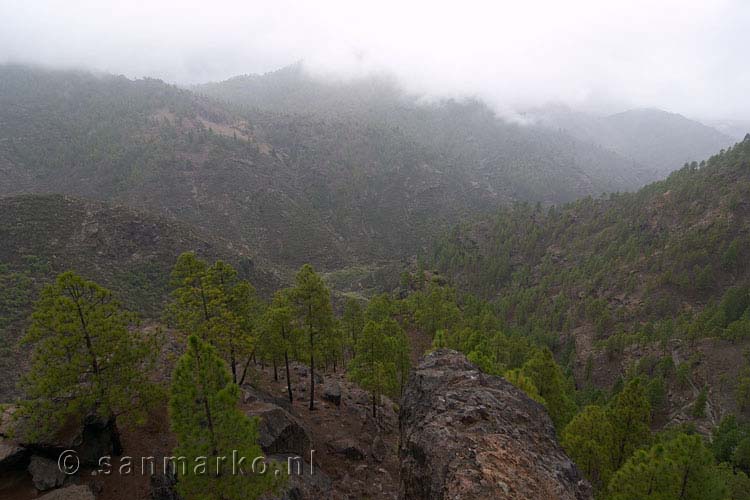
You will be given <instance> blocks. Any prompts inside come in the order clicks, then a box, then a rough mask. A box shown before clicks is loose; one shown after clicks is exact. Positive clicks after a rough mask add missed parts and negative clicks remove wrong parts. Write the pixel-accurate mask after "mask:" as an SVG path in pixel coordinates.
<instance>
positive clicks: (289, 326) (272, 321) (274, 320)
mask: <svg viewBox="0 0 750 500" xmlns="http://www.w3.org/2000/svg"><path fill="white" fill-rule="evenodd" d="M290 295H291V294H290V291H289V290H280V291H277V292H276V293H275V294H274V296H273V301H272V302H271V305H270V306H269V307H268V309H267V310H266V313H265V315H264V316H263V322H262V323H263V327H262V328H263V332H264V333H263V339H262V344H263V345H268V346H269V349H268V350H269V351H270V352H271V356H279V357H282V358H283V359H284V368H285V370H286V387H287V392H288V394H289V402H290V403H294V397H293V395H292V379H291V376H290V371H289V358H290V352H291V350H292V348H293V346H294V345H296V343H297V337H298V335H299V330H298V329H296V328H295V325H294V309H293V306H292V302H291V300H290Z"/></svg>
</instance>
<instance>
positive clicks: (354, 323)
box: [341, 297, 365, 356]
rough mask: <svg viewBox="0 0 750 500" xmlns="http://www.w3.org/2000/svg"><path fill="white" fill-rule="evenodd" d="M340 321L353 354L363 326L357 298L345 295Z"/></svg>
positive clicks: (362, 317) (363, 321)
mask: <svg viewBox="0 0 750 500" xmlns="http://www.w3.org/2000/svg"><path fill="white" fill-rule="evenodd" d="M341 323H342V326H343V328H344V335H345V338H346V343H347V345H348V346H349V348H350V350H351V355H352V356H353V355H354V354H355V351H356V345H357V339H358V337H359V335H360V334H361V333H362V329H363V328H364V327H365V318H364V313H363V312H362V306H361V305H360V304H359V301H358V300H357V299H355V298H353V297H347V299H346V302H345V303H344V314H343V316H342V318H341Z"/></svg>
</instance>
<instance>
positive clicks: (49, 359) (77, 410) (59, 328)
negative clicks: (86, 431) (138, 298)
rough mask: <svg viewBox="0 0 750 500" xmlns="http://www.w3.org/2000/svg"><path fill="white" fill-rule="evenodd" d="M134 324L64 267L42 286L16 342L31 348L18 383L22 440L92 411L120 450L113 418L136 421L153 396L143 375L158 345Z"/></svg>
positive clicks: (110, 298) (106, 294)
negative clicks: (21, 336)
mask: <svg viewBox="0 0 750 500" xmlns="http://www.w3.org/2000/svg"><path fill="white" fill-rule="evenodd" d="M135 325H136V318H135V316H134V315H133V314H132V313H129V312H128V311H126V310H124V309H123V308H122V307H121V305H120V303H119V302H118V301H117V300H115V299H114V297H113V296H112V293H111V292H110V291H109V290H107V289H106V288H103V287H101V286H99V285H97V284H96V283H94V282H91V281H86V280H84V279H83V278H81V277H80V276H78V275H76V274H74V273H72V272H66V273H63V274H61V275H59V276H58V277H57V279H56V280H55V282H54V283H52V284H50V285H48V286H47V287H45V288H44V290H43V291H42V293H41V297H40V298H39V301H38V302H37V303H36V306H35V308H34V313H33V314H32V316H31V324H30V325H29V328H28V331H27V333H26V336H25V337H24V339H23V342H24V343H27V344H31V345H32V346H33V354H32V365H31V369H30V370H29V372H28V374H27V375H26V376H25V378H24V379H23V382H22V384H23V387H24V389H25V392H26V398H25V399H24V400H23V402H22V411H23V414H24V415H25V416H26V417H27V422H26V423H27V425H26V427H27V428H28V435H29V436H28V437H29V438H30V439H33V438H34V437H41V436H45V435H47V434H49V433H53V432H55V431H56V430H57V429H59V428H60V427H61V426H62V425H63V424H65V423H66V422H67V421H68V420H69V419H71V418H73V419H78V420H80V421H81V422H83V420H84V419H85V418H86V417H91V416H96V417H98V418H100V419H102V420H103V421H105V422H107V423H108V425H109V426H110V427H111V429H112V430H113V431H114V432H113V435H114V442H113V446H114V449H115V451H116V452H119V451H121V445H120V443H119V435H118V431H117V424H118V421H119V420H120V418H121V417H124V416H127V417H130V418H132V419H135V420H136V421H139V422H140V421H143V420H144V419H145V418H146V415H147V413H148V410H149V409H150V406H151V405H152V404H153V402H154V400H155V398H156V397H157V396H158V391H157V389H156V386H155V385H154V384H152V383H151V381H150V380H149V379H148V375H149V373H150V369H151V367H152V366H153V362H154V354H155V353H156V352H157V349H158V345H157V344H156V342H155V339H148V338H145V337H143V336H142V335H141V334H140V333H139V332H138V331H137V330H133V329H132V328H131V327H133V326H135Z"/></svg>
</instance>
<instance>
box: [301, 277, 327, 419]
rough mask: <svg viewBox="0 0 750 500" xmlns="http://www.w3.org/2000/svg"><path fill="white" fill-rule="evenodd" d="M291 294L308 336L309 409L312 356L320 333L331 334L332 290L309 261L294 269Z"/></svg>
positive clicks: (312, 401)
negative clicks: (293, 282) (295, 271)
mask: <svg viewBox="0 0 750 500" xmlns="http://www.w3.org/2000/svg"><path fill="white" fill-rule="evenodd" d="M292 298H293V300H294V303H295V306H296V308H297V314H298V316H299V319H300V323H301V325H302V328H303V329H304V331H305V334H306V335H307V339H308V349H309V352H308V354H309V356H310V410H314V409H315V356H316V350H317V349H318V348H319V346H318V341H319V340H320V337H322V336H325V335H330V334H332V330H333V309H332V307H331V293H330V291H329V290H328V287H326V285H325V283H324V282H323V279H322V278H321V277H320V276H318V275H317V274H316V273H315V271H314V270H313V268H312V266H311V265H310V264H305V265H304V266H302V268H301V269H300V270H299V272H298V273H297V276H296V278H295V286H294V289H293V291H292Z"/></svg>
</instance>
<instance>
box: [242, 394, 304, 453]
mask: <svg viewBox="0 0 750 500" xmlns="http://www.w3.org/2000/svg"><path fill="white" fill-rule="evenodd" d="M248 415H250V416H257V417H260V425H259V426H258V444H259V445H260V447H261V448H262V449H263V451H264V452H266V453H294V454H296V455H300V456H303V457H304V456H307V454H308V452H309V450H310V446H311V443H312V440H311V439H310V435H309V433H308V432H307V430H306V429H305V428H304V427H303V426H302V424H300V423H299V422H298V421H297V419H295V418H294V417H293V416H292V415H291V414H289V412H287V411H286V410H284V409H283V408H281V407H279V406H276V405H274V404H270V403H256V404H254V405H253V406H252V408H251V409H250V410H249V411H248Z"/></svg>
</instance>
